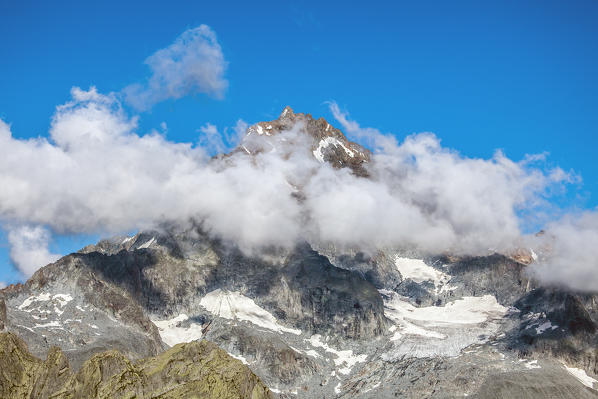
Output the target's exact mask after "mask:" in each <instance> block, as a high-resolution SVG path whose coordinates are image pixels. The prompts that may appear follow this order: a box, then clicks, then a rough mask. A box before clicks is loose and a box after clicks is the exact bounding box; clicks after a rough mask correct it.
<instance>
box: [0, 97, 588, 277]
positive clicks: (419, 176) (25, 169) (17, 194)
mask: <svg viewBox="0 0 598 399" xmlns="http://www.w3.org/2000/svg"><path fill="white" fill-rule="evenodd" d="M331 110H332V111H333V113H334V114H335V116H336V117H337V119H338V121H339V122H340V123H341V124H342V125H343V127H344V128H345V130H346V131H347V132H348V133H349V134H351V135H353V136H355V137H362V138H365V139H367V140H370V142H371V148H373V149H374V153H373V155H372V160H371V162H370V163H369V165H368V171H369V173H370V175H371V178H369V179H364V178H358V177H356V176H354V175H353V174H351V173H350V170H348V169H340V170H339V169H335V168H333V167H331V166H330V165H329V164H327V163H324V164H321V163H319V162H318V161H317V160H316V159H315V158H314V156H313V154H312V148H311V144H312V142H311V140H312V139H311V137H310V136H308V135H306V134H304V133H302V128H303V126H302V125H301V124H297V125H295V126H294V127H293V128H292V129H290V130H289V131H285V132H283V133H281V134H277V135H272V136H267V135H262V136H260V135H255V134H254V135H251V136H242V137H241V138H240V140H241V144H242V145H243V146H244V147H245V148H247V149H248V150H249V151H250V152H252V154H253V155H251V156H248V155H247V154H246V152H245V151H238V152H233V153H231V154H230V156H227V157H219V158H212V157H211V156H210V155H211V154H210V152H212V151H213V150H214V149H215V148H216V149H217V148H226V147H227V145H228V144H230V143H231V142H233V141H234V140H236V138H237V137H238V136H239V135H240V134H241V132H244V131H245V129H246V127H247V125H246V124H244V122H239V123H238V124H237V126H236V127H235V128H233V129H232V133H231V134H228V133H227V134H222V133H220V132H219V130H218V129H217V128H216V126H213V125H209V124H208V125H205V126H204V127H203V128H202V129H201V134H202V135H203V136H204V142H203V144H199V145H192V144H189V143H176V142H172V141H169V140H168V139H167V138H166V137H165V135H164V134H163V133H159V132H157V131H150V132H148V133H146V134H140V133H138V132H137V129H138V128H137V119H136V118H135V117H131V116H129V115H127V113H126V112H125V111H124V110H123V109H122V107H121V104H120V102H119V99H118V98H117V97H116V96H114V95H103V94H101V93H99V92H98V91H97V90H96V89H95V88H91V89H90V90H87V91H85V90H81V89H79V88H74V89H73V90H72V100H71V101H69V102H68V103H66V104H64V105H61V106H59V107H57V110H56V113H55V115H54V116H53V118H52V123H51V128H50V132H49V137H48V138H37V139H30V140H20V139H16V138H14V137H13V136H12V134H11V131H10V126H9V125H8V124H6V123H4V122H2V121H0V149H1V150H0V151H1V154H0V155H1V156H0V185H1V186H2V187H3V188H4V189H3V190H1V191H0V221H1V222H2V223H3V225H4V226H5V228H7V229H8V230H9V240H10V244H11V246H12V248H11V257H12V259H13V260H14V261H15V263H16V264H17V265H18V266H19V268H20V269H21V270H22V272H23V273H24V274H25V275H30V274H31V273H32V272H33V271H34V270H35V269H36V268H37V267H40V266H42V265H43V264H44V263H47V262H49V261H51V260H54V259H55V258H56V255H53V254H51V253H50V252H49V251H48V249H47V242H48V241H49V239H50V233H49V230H51V231H53V232H58V233H102V234H110V233H120V232H125V231H130V230H133V229H142V228H148V227H153V226H155V225H157V224H159V223H161V222H164V221H173V222H177V223H186V222H188V221H189V220H190V219H194V220H199V221H202V223H203V226H204V227H205V228H206V229H207V230H208V231H209V232H210V233H212V234H213V235H216V236H219V237H222V238H224V239H226V240H230V241H232V242H234V243H236V244H238V245H239V246H240V247H241V248H243V249H244V250H247V251H251V250H253V249H256V248H260V247H263V246H271V245H274V246H283V247H288V246H292V245H294V244H295V243H297V242H299V241H302V240H307V241H310V242H319V243H329V244H334V245H337V246H339V247H359V248H361V249H365V250H375V249H376V248H380V247H383V246H384V247H398V246H400V247H406V246H410V247H415V248H417V249H419V250H421V251H427V252H433V253H439V252H445V251H448V252H452V253H467V254H487V253H488V252H491V251H495V250H496V251H508V250H510V249H513V248H515V247H517V246H520V245H522V243H523V242H525V240H524V239H525V237H524V235H523V234H522V232H521V222H522V220H521V216H520V215H521V214H522V213H525V212H529V213H533V212H539V211H542V210H543V209H545V207H547V206H548V202H547V196H548V195H549V194H550V192H551V189H552V188H553V187H555V186H558V185H562V184H564V183H566V182H567V181H569V180H570V175H569V174H567V173H565V172H563V171H562V170H561V169H559V168H556V169H550V170H546V169H544V168H543V167H542V166H541V163H540V164H538V162H539V161H541V157H540V158H534V157H528V158H526V159H524V160H522V161H519V162H515V161H513V160H510V159H509V158H507V157H506V156H505V155H504V154H503V153H501V152H497V153H496V154H495V155H494V156H493V157H492V158H491V159H476V158H467V157H464V156H462V155H460V154H459V153H457V152H455V151H453V150H450V149H447V148H444V147H442V145H441V143H440V141H439V139H438V138H437V137H436V136H434V135H433V134H429V133H424V134H414V135H411V136H408V137H406V138H405V139H404V140H403V141H402V142H400V143H399V142H398V141H397V140H396V138H395V137H394V136H389V135H384V134H381V133H380V132H378V131H377V130H375V129H363V128H361V127H360V126H359V125H358V124H357V123H355V122H354V121H352V120H350V119H349V116H348V115H347V114H346V113H343V112H341V111H340V110H339V109H338V107H336V106H335V105H334V104H332V105H331ZM200 142H201V141H200ZM597 220H598V218H596V217H595V215H594V214H593V213H588V214H587V215H585V216H583V217H582V218H579V219H571V220H569V221H566V223H564V224H551V225H549V226H547V228H550V229H551V231H554V234H556V235H557V236H558V237H563V238H567V237H572V238H571V240H569V241H567V240H564V239H563V240H562V242H561V241H559V244H558V248H559V253H560V254H563V255H562V256H569V255H564V254H569V253H572V252H573V253H575V252H579V253H580V255H579V256H578V257H576V258H574V259H573V258H570V257H568V258H567V259H568V260H569V264H568V266H567V269H563V270H567V272H565V271H563V273H569V274H572V273H577V272H580V273H581V275H582V276H585V278H580V279H579V280H577V279H576V280H573V279H571V281H572V283H571V286H573V287H575V288H580V289H582V288H583V287H585V286H586V285H587V284H589V283H588V276H590V275H591V274H592V273H591V272H592V270H593V269H592V267H594V268H595V263H591V259H592V257H593V255H592V254H590V255H588V256H587V257H586V255H585V254H582V253H581V251H579V249H580V247H579V245H580V243H589V242H591V241H592V240H593V239H594V238H595V234H596V232H597V231H598V223H597V222H596V221H597ZM555 223H556V222H555ZM559 226H560V227H559ZM566 226H569V227H566ZM47 229H49V230H47ZM555 248H557V246H556V245H555ZM594 259H595V257H594ZM571 261H574V264H575V265H577V264H579V265H583V266H580V268H577V269H576V268H575V267H574V266H572V264H571ZM561 262H562V260H561V259H556V260H555V261H554V263H553V264H554V265H555V266H548V267H546V268H544V270H548V271H550V273H552V274H555V275H556V272H555V270H556V269H558V267H559V266H557V265H561V264H562V263H561ZM592 265H594V266H592ZM584 268H586V269H584ZM584 273H585V274H584ZM594 274H595V273H594ZM541 275H543V274H542V273H541ZM590 277H591V276H590ZM595 279H596V278H595ZM596 282H598V281H596ZM582 283H583V284H585V285H583V284H582ZM580 284H582V285H580Z"/></svg>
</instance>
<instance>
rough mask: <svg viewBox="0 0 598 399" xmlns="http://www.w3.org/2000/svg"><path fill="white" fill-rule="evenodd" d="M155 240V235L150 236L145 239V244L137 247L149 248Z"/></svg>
mask: <svg viewBox="0 0 598 399" xmlns="http://www.w3.org/2000/svg"><path fill="white" fill-rule="evenodd" d="M155 242H156V237H152V238H151V239H150V240H148V241H146V242H145V244H142V245H140V246H138V247H137V249H142V248H149V246H150V245H152V244H153V243H155Z"/></svg>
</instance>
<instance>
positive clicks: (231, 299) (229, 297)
mask: <svg viewBox="0 0 598 399" xmlns="http://www.w3.org/2000/svg"><path fill="white" fill-rule="evenodd" d="M200 305H201V306H203V307H204V308H206V310H207V311H208V312H210V313H213V314H215V315H217V316H220V317H222V318H225V319H230V320H244V321H248V322H250V323H252V324H255V325H256V326H259V327H263V328H266V329H268V330H272V331H277V332H280V333H282V332H288V333H291V334H296V335H299V334H301V330H297V329H294V328H288V327H284V326H282V325H280V324H279V323H278V321H277V320H276V318H275V317H274V316H273V315H272V314H271V313H270V312H268V311H267V310H265V309H263V308H261V307H259V306H258V305H257V304H256V303H255V302H254V301H253V299H251V298H248V297H246V296H244V295H241V294H240V293H239V292H236V291H226V290H221V289H217V290H214V291H212V292H209V293H208V294H207V295H206V296H204V297H203V298H202V299H201V302H200Z"/></svg>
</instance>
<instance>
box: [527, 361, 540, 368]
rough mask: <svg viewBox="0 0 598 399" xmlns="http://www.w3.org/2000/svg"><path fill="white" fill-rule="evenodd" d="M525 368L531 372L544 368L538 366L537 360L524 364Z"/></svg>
mask: <svg viewBox="0 0 598 399" xmlns="http://www.w3.org/2000/svg"><path fill="white" fill-rule="evenodd" d="M524 366H525V368H528V369H530V370H533V369H541V368H542V367H540V365H539V364H538V361H537V360H530V361H529V362H526V363H525V364H524Z"/></svg>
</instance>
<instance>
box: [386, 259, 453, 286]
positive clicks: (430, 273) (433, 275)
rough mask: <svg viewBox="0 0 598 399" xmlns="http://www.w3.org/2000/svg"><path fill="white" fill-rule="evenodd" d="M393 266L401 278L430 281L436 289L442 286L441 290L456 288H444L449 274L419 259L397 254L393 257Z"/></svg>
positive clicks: (421, 281) (417, 281) (418, 281)
mask: <svg viewBox="0 0 598 399" xmlns="http://www.w3.org/2000/svg"><path fill="white" fill-rule="evenodd" d="M395 266H396V267H397V269H398V270H399V273H401V275H402V276H403V278H405V279H411V280H413V281H415V282H416V283H423V282H424V281H431V282H433V283H434V287H436V290H438V289H439V288H441V287H442V291H445V290H453V289H455V288H456V287H447V288H445V284H446V283H447V282H448V281H449V280H450V279H451V276H449V275H448V274H446V273H443V272H441V271H439V270H436V269H435V268H433V267H431V266H428V265H426V263H425V262H424V261H423V260H421V259H411V258H403V257H400V256H397V257H395Z"/></svg>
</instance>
